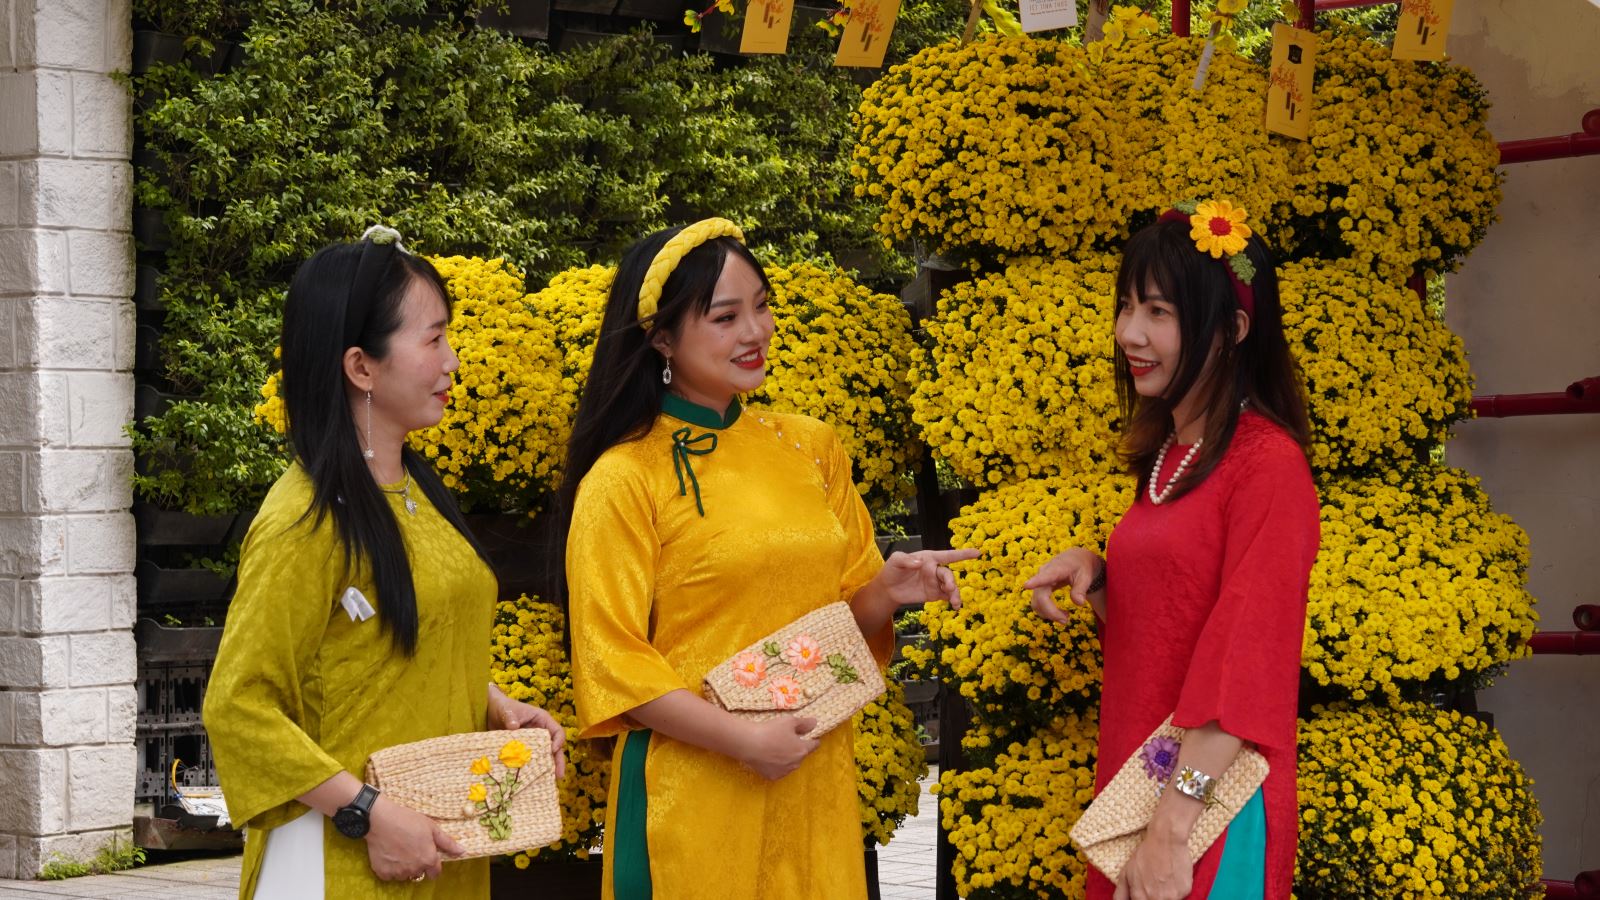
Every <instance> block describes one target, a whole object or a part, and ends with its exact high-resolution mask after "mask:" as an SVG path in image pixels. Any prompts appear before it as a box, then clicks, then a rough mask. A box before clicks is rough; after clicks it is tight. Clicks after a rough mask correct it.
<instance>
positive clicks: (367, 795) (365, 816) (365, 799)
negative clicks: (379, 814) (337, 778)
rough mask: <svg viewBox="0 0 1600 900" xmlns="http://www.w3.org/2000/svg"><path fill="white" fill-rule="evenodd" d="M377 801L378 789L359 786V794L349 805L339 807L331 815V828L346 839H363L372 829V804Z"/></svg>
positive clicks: (364, 785)
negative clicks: (368, 830)
mask: <svg viewBox="0 0 1600 900" xmlns="http://www.w3.org/2000/svg"><path fill="white" fill-rule="evenodd" d="M377 799H378V789H377V788H375V787H373V786H372V785H370V784H363V785H362V786H361V793H359V794H356V798H355V799H354V800H351V801H350V803H349V805H347V806H341V807H340V808H339V811H338V812H336V813H334V814H333V827H335V828H337V829H339V833H340V834H342V835H344V836H345V837H347V838H364V837H366V836H367V829H368V828H371V827H372V803H373V801H374V800H377Z"/></svg>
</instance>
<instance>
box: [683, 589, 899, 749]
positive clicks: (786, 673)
mask: <svg viewBox="0 0 1600 900" xmlns="http://www.w3.org/2000/svg"><path fill="white" fill-rule="evenodd" d="M884 690H885V687H884V683H883V674H882V673H881V672H879V671H878V663H877V660H875V659H873V658H872V651H871V650H870V649H869V648H868V647H867V641H866V639H865V638H863V637H862V636H861V628H860V627H859V626H857V625H856V617H855V614H854V613H852V612H851V611H850V604H848V603H830V604H828V605H827V606H824V607H823V608H821V609H819V610H817V611H815V612H812V613H807V614H806V615H804V616H802V617H800V618H799V619H796V620H795V621H793V622H790V623H789V624H788V625H785V626H784V627H783V628H780V629H778V630H777V631H776V632H774V633H772V634H770V635H768V636H766V637H764V638H762V639H761V640H759V641H757V642H755V643H754V644H751V645H750V646H749V647H747V648H745V649H744V650H742V651H740V652H739V653H737V654H735V655H734V657H733V658H732V659H730V660H727V661H725V662H723V663H722V664H721V665H719V666H717V667H716V668H714V669H712V670H711V671H710V672H709V673H707V675H706V678H705V695H706V700H708V701H710V702H711V703H712V704H713V705H716V706H720V707H721V708H723V709H725V710H727V711H729V712H731V713H733V714H734V715H737V716H740V717H741V718H747V719H750V720H752V721H756V722H760V721H763V720H765V719H771V718H775V717H777V716H781V715H787V714H795V715H802V716H810V717H812V718H814V719H816V720H817V727H816V728H814V729H812V730H811V733H810V734H808V735H807V737H813V738H816V737H821V736H822V735H824V734H827V733H828V732H830V731H832V730H833V729H835V728H837V727H838V726H839V724H840V723H841V722H845V721H847V720H849V718H850V717H851V716H853V715H855V714H856V713H858V712H860V711H861V710H862V709H864V708H865V707H866V705H867V704H868V703H871V702H872V701H873V700H876V699H877V698H878V697H879V695H881V694H882V693H883V692H884Z"/></svg>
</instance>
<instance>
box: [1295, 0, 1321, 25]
mask: <svg viewBox="0 0 1600 900" xmlns="http://www.w3.org/2000/svg"><path fill="white" fill-rule="evenodd" d="M1316 25H1317V0H1300V21H1298V22H1296V23H1295V27H1296V28H1299V29H1301V30H1303V31H1310V30H1311V29H1312V28H1315V27H1316Z"/></svg>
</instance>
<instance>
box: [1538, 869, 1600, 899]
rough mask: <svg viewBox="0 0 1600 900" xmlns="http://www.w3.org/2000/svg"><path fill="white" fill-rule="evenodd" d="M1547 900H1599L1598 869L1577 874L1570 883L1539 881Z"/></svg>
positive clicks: (1599, 875) (1599, 876) (1599, 871)
mask: <svg viewBox="0 0 1600 900" xmlns="http://www.w3.org/2000/svg"><path fill="white" fill-rule="evenodd" d="M1539 883H1540V884H1542V885H1544V891H1545V893H1544V895H1545V897H1546V898H1547V900H1594V898H1600V869H1590V870H1589V871H1587V872H1579V873H1578V874H1577V877H1575V878H1573V879H1572V880H1571V881H1549V880H1545V881H1541V882H1539Z"/></svg>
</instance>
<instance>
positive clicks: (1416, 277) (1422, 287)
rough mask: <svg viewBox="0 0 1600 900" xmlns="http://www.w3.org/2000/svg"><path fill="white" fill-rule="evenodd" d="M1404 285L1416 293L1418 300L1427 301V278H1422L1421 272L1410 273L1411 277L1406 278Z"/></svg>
mask: <svg viewBox="0 0 1600 900" xmlns="http://www.w3.org/2000/svg"><path fill="white" fill-rule="evenodd" d="M1406 287H1408V288H1410V289H1411V293H1413V294H1416V295H1417V299H1418V300H1420V301H1422V302H1424V303H1426V302H1428V279H1426V278H1423V277H1422V273H1421V272H1414V273H1412V275H1411V277H1410V278H1407V279H1406Z"/></svg>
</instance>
